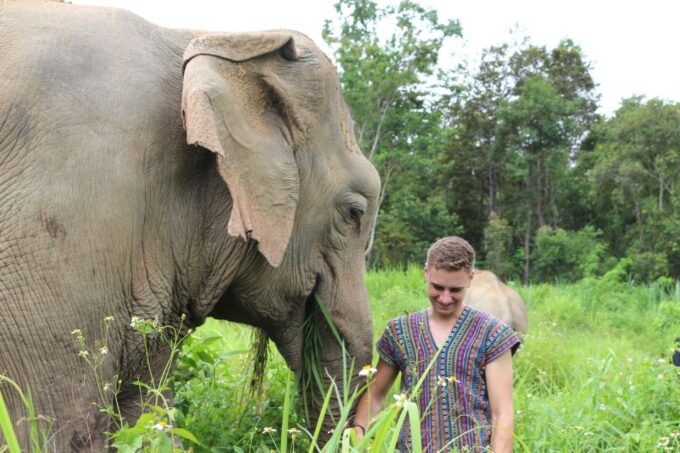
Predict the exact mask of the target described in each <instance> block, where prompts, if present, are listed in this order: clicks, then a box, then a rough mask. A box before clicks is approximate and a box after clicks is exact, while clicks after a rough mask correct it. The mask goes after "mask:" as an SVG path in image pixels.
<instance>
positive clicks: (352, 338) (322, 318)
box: [299, 304, 373, 443]
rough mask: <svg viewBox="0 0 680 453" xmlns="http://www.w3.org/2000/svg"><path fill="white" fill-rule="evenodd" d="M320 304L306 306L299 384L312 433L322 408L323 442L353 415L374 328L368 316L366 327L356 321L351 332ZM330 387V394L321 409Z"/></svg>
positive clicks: (369, 354)
mask: <svg viewBox="0 0 680 453" xmlns="http://www.w3.org/2000/svg"><path fill="white" fill-rule="evenodd" d="M320 307H321V305H317V304H310V305H309V306H308V313H307V317H306V322H305V327H304V329H303V330H304V337H303V366H302V368H301V371H300V381H299V387H300V395H301V399H302V404H303V407H304V411H305V413H306V415H307V420H308V425H309V429H310V430H311V431H312V432H313V430H314V429H315V428H316V426H317V423H318V421H319V418H320V417H321V416H322V413H321V412H322V411H324V413H323V421H322V426H321V431H320V434H319V442H320V443H325V441H327V440H328V439H329V438H330V436H331V434H332V432H333V430H335V429H342V428H343V426H342V425H343V424H345V423H347V422H348V421H349V420H351V419H352V417H353V414H354V407H352V406H353V405H355V404H356V399H357V398H356V396H357V395H356V392H357V391H358V390H359V389H360V388H361V385H362V384H363V383H364V380H363V378H361V380H360V379H359V376H358V372H359V370H360V369H361V367H362V366H363V365H365V364H367V363H371V354H372V346H371V341H372V334H373V329H372V326H371V324H370V318H369V319H368V325H367V326H363V327H364V328H361V327H362V326H359V325H358V324H355V327H356V330H355V331H354V332H351V333H350V332H348V331H347V330H346V329H344V328H343V327H344V325H343V324H344V323H342V322H340V323H339V322H337V319H334V318H335V317H334V316H332V314H331V315H329V313H328V312H326V313H324V311H323V310H324V309H323V308H320ZM329 389H331V395H330V399H329V401H328V403H327V404H328V405H327V407H326V409H325V410H324V409H323V407H324V402H325V398H326V396H327V394H328V391H329Z"/></svg>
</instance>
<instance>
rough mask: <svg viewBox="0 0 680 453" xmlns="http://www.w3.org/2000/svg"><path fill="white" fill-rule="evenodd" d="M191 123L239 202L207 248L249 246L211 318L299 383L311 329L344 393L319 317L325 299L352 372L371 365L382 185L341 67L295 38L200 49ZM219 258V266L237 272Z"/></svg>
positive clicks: (187, 64)
mask: <svg viewBox="0 0 680 453" xmlns="http://www.w3.org/2000/svg"><path fill="white" fill-rule="evenodd" d="M182 112H183V118H184V125H185V129H186V133H187V141H188V143H189V144H190V145H197V147H198V148H204V149H207V150H209V151H211V152H212V153H213V154H214V157H215V163H216V165H217V170H218V172H219V175H220V177H221V179H222V180H223V181H224V183H225V184H226V186H227V187H228V191H229V195H230V199H231V204H230V205H228V206H226V207H225V206H223V205H222V204H220V203H217V202H216V203H215V205H216V206H218V207H217V208H216V210H218V211H220V212H218V213H216V214H215V218H217V219H220V218H222V219H223V223H222V224H221V225H217V226H212V227H211V228H210V234H209V240H211V241H214V243H215V244H219V243H221V242H222V241H223V240H224V237H225V236H226V235H229V236H230V237H233V238H235V239H233V240H236V241H241V243H243V244H246V245H248V244H251V247H250V253H249V254H246V255H245V256H244V257H242V258H241V259H240V261H239V266H238V270H236V271H234V272H233V273H232V274H233V275H230V277H229V279H228V280H229V283H228V284H227V285H223V287H220V289H219V291H218V292H219V295H218V297H217V298H216V300H215V301H214V306H213V307H212V308H211V311H210V314H211V315H212V316H214V317H217V318H222V319H229V320H233V321H238V322H245V323H247V324H251V325H254V326H257V327H260V328H262V329H263V330H264V331H265V332H266V334H267V335H268V336H269V337H270V338H271V339H272V340H273V341H274V342H275V344H276V346H277V347H278V349H279V351H280V352H281V353H282V355H283V357H284V358H285V359H286V361H287V363H288V364H289V366H290V367H291V368H292V369H293V370H295V371H298V372H301V371H302V369H303V364H304V361H305V357H303V323H304V322H305V320H306V319H310V322H315V323H317V327H318V331H319V332H320V333H321V337H322V339H321V344H322V348H321V351H320V357H319V359H320V362H321V364H322V365H323V366H324V367H325V368H326V370H327V372H328V375H329V376H331V377H333V378H335V380H336V381H338V382H339V381H341V380H342V379H341V376H342V369H341V366H342V354H343V352H342V347H341V346H340V344H338V342H337V341H336V339H335V338H334V336H333V335H332V333H331V329H330V328H329V326H327V325H325V321H324V318H323V316H321V315H320V314H319V313H318V312H317V311H316V310H315V305H314V294H317V295H318V296H320V299H321V300H323V301H324V303H325V305H326V308H327V310H328V313H329V314H330V318H331V319H332V322H333V324H334V325H335V327H336V328H337V330H338V331H339V333H340V335H341V336H342V338H343V341H344V343H345V346H346V350H347V351H348V353H349V355H350V356H351V357H352V358H353V359H354V360H355V364H356V365H358V366H361V365H364V364H366V363H370V360H371V351H372V338H373V329H372V322H371V316H370V312H369V307H368V301H367V294H366V289H365V286H364V283H363V277H364V272H365V264H364V253H365V249H366V247H367V246H368V242H369V240H370V234H371V229H372V223H373V221H374V218H375V215H376V209H377V208H376V206H377V199H378V195H379V191H380V181H379V178H378V175H377V172H376V171H375V169H374V167H373V166H372V165H371V164H370V162H369V161H368V160H367V159H366V158H365V157H364V155H363V154H362V152H361V151H360V149H359V147H358V145H357V142H356V140H355V137H354V134H353V123H352V120H351V117H350V114H349V112H348V109H347V106H346V105H345V103H344V101H343V99H342V96H341V93H340V85H339V81H338V77H337V73H336V71H335V68H334V67H333V65H332V63H331V62H330V61H329V59H328V58H327V57H326V56H325V55H324V54H323V53H322V52H321V51H320V50H319V49H318V48H317V47H316V46H315V45H314V44H313V43H312V42H311V41H310V40H309V38H307V37H306V36H304V35H302V34H299V33H295V32H289V31H272V32H265V33H241V34H221V35H207V36H204V37H200V38H196V39H194V40H193V41H192V42H191V44H190V45H189V47H188V48H187V50H186V52H185V54H184V81H183V95H182ZM216 223H217V224H219V221H217V222H216ZM220 235H221V236H220ZM255 245H256V247H257V251H255ZM216 249H217V251H216V252H215V258H213V261H214V262H224V261H232V262H233V258H229V257H225V256H224V252H223V251H220V250H221V248H220V247H216ZM218 286H219V285H218ZM312 400H316V398H312ZM312 409H313V410H312V412H314V408H312Z"/></svg>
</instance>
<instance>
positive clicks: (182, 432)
mask: <svg viewBox="0 0 680 453" xmlns="http://www.w3.org/2000/svg"><path fill="white" fill-rule="evenodd" d="M168 431H170V432H171V433H173V434H177V435H178V436H179V437H181V438H182V439H186V440H188V441H191V442H193V443H195V444H197V445H201V443H200V442H199V441H198V439H196V436H194V435H193V434H192V433H191V432H190V431H187V430H186V429H184V428H171V429H169V430H168Z"/></svg>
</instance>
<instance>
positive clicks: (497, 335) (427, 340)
mask: <svg viewBox="0 0 680 453" xmlns="http://www.w3.org/2000/svg"><path fill="white" fill-rule="evenodd" d="M474 263H475V251H474V249H473V248H472V246H471V245H470V244H469V243H468V242H467V241H465V240H464V239H462V238H459V237H456V236H452V237H447V238H444V239H440V240H439V241H437V242H436V243H434V244H433V245H432V246H431V247H430V249H429V250H428V252H427V262H426V263H425V270H424V275H425V282H426V284H427V294H428V298H429V300H430V306H429V307H427V308H425V309H423V310H421V311H418V312H415V313H411V314H408V315H405V316H401V317H399V318H395V319H393V320H391V321H390V322H389V323H388V324H387V328H386V329H385V331H384V333H383V335H382V337H381V338H380V340H379V341H378V345H377V349H378V355H379V357H380V358H379V360H378V365H377V367H376V368H377V372H376V374H375V376H374V379H373V381H372V382H371V385H370V386H369V388H368V390H367V391H366V393H365V394H364V395H363V396H362V398H361V400H360V401H359V405H358V407H357V413H356V417H355V421H354V427H355V429H356V431H357V435H358V436H359V437H363V435H364V434H365V432H366V428H367V427H368V423H369V422H370V419H371V416H372V415H375V414H377V413H378V412H379V411H380V407H382V403H383V401H384V399H385V396H386V395H387V393H388V391H389V389H390V387H391V386H392V383H393V382H394V380H395V379H396V377H397V375H398V374H399V373H401V374H402V378H401V390H402V392H403V393H404V394H406V395H409V396H411V394H412V393H413V392H414V391H416V392H417V393H416V395H414V396H413V400H414V401H417V402H418V405H419V407H420V414H421V423H420V428H421V435H422V446H423V450H424V451H428V452H430V451H431V452H435V451H437V452H438V451H449V450H457V451H460V450H463V451H475V452H476V451H488V449H489V447H490V448H491V450H493V451H494V452H495V453H501V452H509V451H512V433H513V409H512V359H511V351H514V350H515V349H516V348H517V347H518V346H519V338H518V337H517V336H516V335H515V333H514V332H513V331H512V329H510V327H508V326H507V325H505V324H503V323H502V322H501V321H500V320H499V319H498V318H496V317H494V316H492V315H489V314H487V313H484V312H481V311H478V310H475V309H474V308H472V307H469V306H466V305H465V304H464V302H463V300H464V298H465V292H466V291H467V289H468V287H469V286H470V282H471V281H472V279H473V277H474V270H473V269H474ZM431 362H433V363H432V366H431V367H430V366H429V365H430V363H431ZM425 373H427V376H426V377H425V379H424V381H423V385H422V386H421V388H420V389H415V387H416V384H417V382H418V380H419V379H420V377H421V376H423V374H425ZM399 449H400V450H401V451H411V449H412V445H411V438H410V428H409V426H408V423H406V424H405V425H404V427H403V429H402V431H401V436H400V440H399Z"/></svg>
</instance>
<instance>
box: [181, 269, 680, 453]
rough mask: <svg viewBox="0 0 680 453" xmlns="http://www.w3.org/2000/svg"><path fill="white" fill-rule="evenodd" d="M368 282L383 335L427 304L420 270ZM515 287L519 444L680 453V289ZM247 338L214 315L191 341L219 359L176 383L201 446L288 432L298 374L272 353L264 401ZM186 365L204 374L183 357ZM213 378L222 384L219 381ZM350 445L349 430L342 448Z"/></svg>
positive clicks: (193, 352) (251, 441)
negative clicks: (518, 303)
mask: <svg viewBox="0 0 680 453" xmlns="http://www.w3.org/2000/svg"><path fill="white" fill-rule="evenodd" d="M366 285H367V288H368V292H369V298H370V302H371V308H372V313H373V320H374V325H375V335H376V338H377V336H378V335H379V334H380V333H381V332H382V329H383V328H384V326H385V325H386V323H387V321H388V320H389V319H391V318H393V317H395V316H399V315H401V314H403V313H404V312H411V311H414V310H418V309H421V308H423V307H425V306H426V305H427V303H428V302H427V298H426V296H425V288H424V283H423V275H422V269H420V268H418V267H412V268H410V269H408V270H406V271H380V272H370V273H369V274H368V275H367V277H366ZM512 286H514V287H515V288H516V289H518V291H519V292H520V294H521V295H522V296H523V298H524V300H525V302H526V304H527V307H528V311H529V333H528V336H527V338H526V340H525V342H524V345H523V346H522V348H521V349H520V351H519V352H518V353H517V355H516V356H515V358H514V361H513V366H514V374H515V393H514V401H515V426H516V428H515V435H516V447H518V449H520V447H522V446H525V447H526V450H528V451H586V452H588V451H593V452H596V451H597V452H599V451H640V452H646V451H654V450H658V451H663V449H669V448H674V449H676V450H678V451H680V434H678V433H680V376H679V375H678V371H679V370H678V369H677V368H674V367H673V366H672V364H671V363H670V356H671V354H672V347H673V340H674V339H675V337H677V336H680V285H678V284H675V283H670V282H659V283H657V284H652V285H647V286H639V285H632V284H629V283H628V282H626V281H625V279H624V278H622V276H621V275H616V274H612V275H606V276H605V277H602V278H599V279H588V280H584V281H581V282H578V283H575V284H567V285H565V284H558V285H535V286H529V287H521V286H518V285H512ZM206 337H208V338H210V337H213V338H215V339H214V340H211V341H212V343H210V342H209V343H210V344H206V345H205V346H204V345H203V343H202V340H201V338H206ZM247 338H248V328H247V327H244V326H240V325H236V324H228V323H219V322H217V321H213V320H211V321H209V323H208V324H207V325H206V326H205V327H202V328H200V329H198V331H197V332H196V334H195V335H194V338H191V339H190V343H189V344H187V346H188V347H185V350H184V352H183V356H182V357H184V359H187V358H191V359H193V360H196V359H197V357H198V354H199V353H200V354H201V355H203V356H204V358H205V359H206V360H210V361H212V362H213V364H212V365H210V367H209V368H210V370H211V373H212V374H211V373H208V374H201V372H199V373H198V375H197V376H195V377H193V378H189V379H186V380H182V379H179V380H178V381H177V382H176V390H178V391H179V392H178V393H179V395H180V398H181V399H182V401H183V404H184V407H183V410H184V411H185V413H186V418H185V421H186V422H187V428H188V429H189V430H190V431H192V432H194V433H195V434H196V435H197V437H198V438H199V440H201V442H202V443H203V444H204V445H210V446H212V447H199V448H197V449H196V451H235V452H240V451H261V449H267V448H269V449H276V448H278V445H280V441H281V440H280V438H279V439H274V438H272V436H271V435H270V434H266V433H265V434H263V433H262V431H263V430H264V428H266V427H271V428H276V429H277V430H279V431H278V432H279V434H280V429H281V424H282V421H283V415H284V414H283V409H282V407H283V402H284V399H285V394H286V392H285V389H286V382H287V376H288V370H287V368H286V367H285V364H284V362H283V359H282V358H281V357H280V356H279V355H278V353H277V352H276V351H275V350H272V351H271V352H272V354H271V356H272V357H271V360H270V362H269V365H268V367H267V370H266V373H265V381H264V386H263V389H262V394H261V400H260V401H258V399H257V398H255V399H252V400H250V399H248V398H246V397H244V396H242V395H243V394H244V392H243V389H244V384H245V383H246V382H247V376H248V370H249V369H250V368H251V364H250V363H248V359H247V357H248V356H247V353H246V351H247V350H248V349H249V347H250V345H249V343H248V342H247V341H246V339H247ZM206 356H209V357H211V358H210V359H207V357H206ZM182 357H180V362H182V360H183V358H182ZM201 360H202V359H201ZM186 365H188V363H186ZM199 368H200V366H199ZM179 372H180V375H181V374H182V373H193V372H189V371H188V367H185V366H184V364H182V363H180V367H179ZM206 376H210V379H208V380H207V381H206V379H205V377H206ZM206 382H217V383H218V384H217V385H215V386H213V387H212V388H209V387H210V386H209V385H208V384H207V383H206ZM393 391H394V392H395V393H396V392H397V391H398V384H395V386H394V388H393ZM291 398H292V399H291V404H290V408H289V411H288V413H287V417H288V425H289V426H290V427H297V428H298V429H301V428H302V427H303V426H304V422H303V420H304V417H303V416H302V414H301V413H300V411H299V409H298V408H299V406H300V404H299V401H296V398H295V396H294V395H292V396H291ZM388 400H389V401H393V400H392V398H391V397H390V396H388ZM229 401H241V403H240V406H236V405H235V403H229ZM400 413H401V412H400ZM199 414H203V415H202V416H200V415H199ZM382 417H383V418H381V419H380V421H381V422H382V421H385V420H387V422H385V423H384V424H380V425H379V426H380V428H379V429H383V428H385V429H390V433H391V435H394V432H395V429H394V426H395V425H396V423H397V422H398V416H396V415H395V413H388V412H385V414H384V415H383V416H382ZM390 417H393V418H390ZM203 420H210V421H215V423H213V422H210V423H208V422H204V421H203ZM374 426H378V424H376V425H374ZM390 426H391V428H390ZM312 428H313V427H312ZM376 429H378V428H376ZM313 434H314V430H313V429H312V432H310V433H309V435H307V436H306V437H307V441H306V443H305V436H299V437H298V438H297V440H296V444H295V447H296V450H299V451H314V446H313V445H311V444H310V443H309V438H311V437H312V436H313ZM202 436H203V437H202ZM288 445H289V446H290V443H288ZM342 445H343V443H342V436H340V441H339V442H338V444H336V446H337V448H342ZM202 448H205V449H202ZM258 449H260V450H258ZM668 451H671V450H668Z"/></svg>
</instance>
